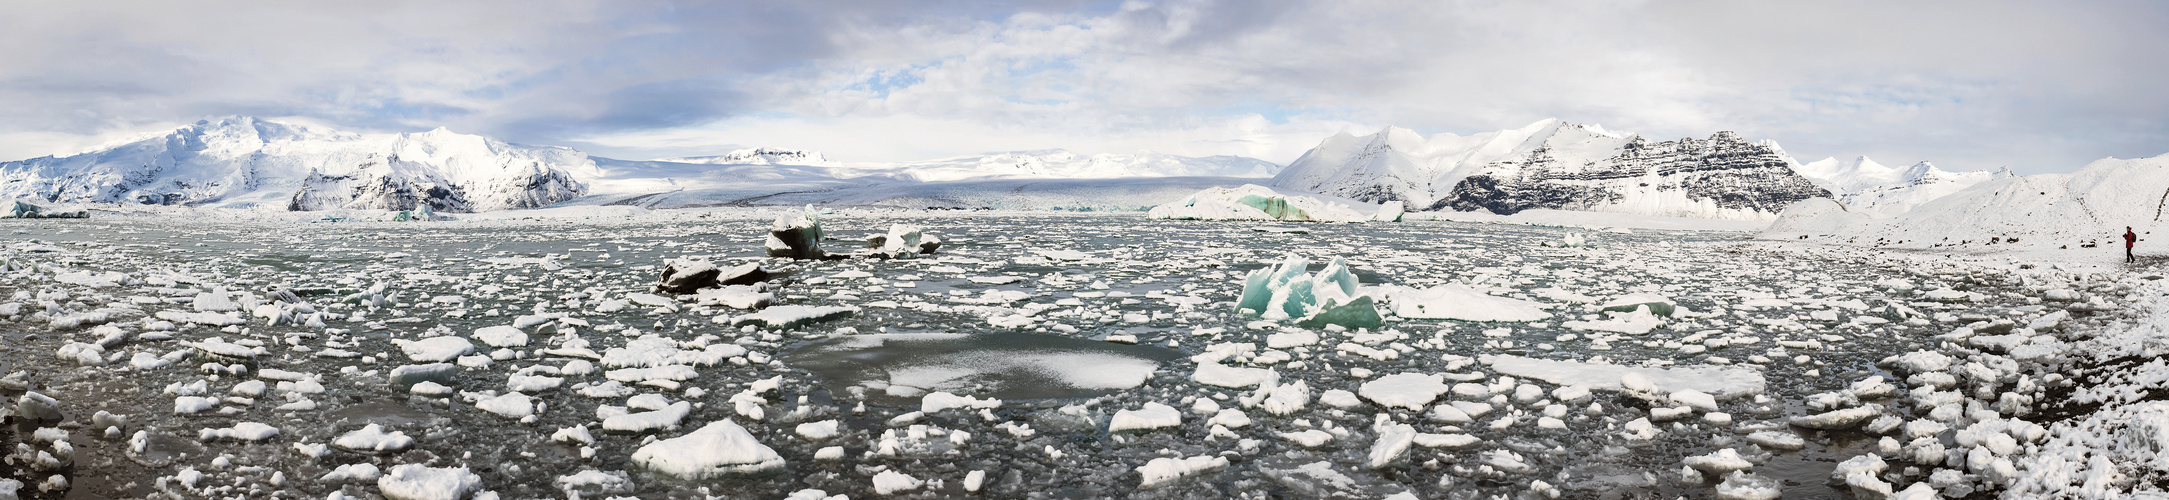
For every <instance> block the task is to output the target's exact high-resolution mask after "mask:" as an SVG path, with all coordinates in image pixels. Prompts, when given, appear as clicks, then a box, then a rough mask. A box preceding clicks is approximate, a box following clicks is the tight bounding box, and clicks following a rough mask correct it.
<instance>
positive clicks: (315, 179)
mask: <svg viewBox="0 0 2169 500" xmlns="http://www.w3.org/2000/svg"><path fill="white" fill-rule="evenodd" d="M2008 175H2009V173H2008V172H2007V171H2006V172H2002V173H1989V172H1982V171H1975V172H1960V173H1952V172H1946V171H1943V170H1939V169H1936V168H1935V167H1934V166H1933V165H1929V164H1927V163H1926V162H1923V163H1920V164H1916V165H1914V166H1913V167H1909V168H1906V169H1895V168H1889V167H1884V166H1882V165H1880V164H1876V163H1875V162H1873V161H1871V160H1868V159H1867V158H1865V157H1862V158H1856V159H1853V160H1849V161H1841V160H1836V159H1825V160H1820V161H1816V162H1813V163H1808V164H1805V165H1803V164H1800V163H1798V162H1797V161H1794V160H1793V159H1792V157H1790V156H1788V155H1786V153H1785V152H1784V150H1783V149H1781V148H1779V147H1778V146H1777V144H1776V143H1774V142H1771V141H1760V142H1749V141H1746V140H1743V139H1741V138H1740V137H1739V136H1737V135H1735V134H1733V133H1731V132H1718V133H1716V134H1713V135H1711V136H1710V137H1709V138H1707V139H1695V138H1683V139H1678V140H1672V141H1663V142H1652V141H1649V140H1646V139H1643V138H1642V137H1640V136H1637V135H1633V134H1624V133H1617V132H1612V131H1609V130H1605V129H1604V128H1603V127H1600V126H1597V125H1593V124H1592V125H1580V124H1571V123H1566V122H1563V121H1560V120H1556V119H1549V120H1543V121H1539V122H1536V123H1533V124H1530V125H1529V126H1526V127H1522V128H1518V129H1510V130H1500V131H1494V132H1486V133H1481V134H1474V135H1469V136H1457V135H1453V134H1439V135H1434V136H1431V137H1424V136H1422V135H1420V134H1417V133H1416V132H1414V131H1410V130H1408V129H1403V128H1397V127H1387V128H1385V129H1382V130H1380V131H1378V132H1377V133H1373V134H1370V135H1362V136H1357V135H1351V134H1348V133H1345V132H1343V133H1339V134H1335V135H1333V136H1331V137H1327V138H1325V140H1323V141H1321V142H1320V143H1319V144H1318V146H1317V147H1314V148H1312V149H1311V150H1310V151H1308V152H1306V153H1304V154H1303V156H1302V157H1301V158H1298V159H1296V161H1295V162H1294V163H1291V164H1289V165H1288V166H1287V167H1286V168H1282V167H1281V166H1279V165H1276V164H1273V163H1271V162H1266V161H1263V160H1258V159H1254V158H1246V157H1240V156H1207V157H1187V156H1176V155H1168V154H1161V153H1151V152H1145V153H1139V154H1089V155H1088V154H1079V153H1073V152H1070V151H1064V150H1059V149H1048V150H1034V151H1010V152H996V153H987V154H981V155H971V156H960V157H954V158H944V159H938V160H928V161H917V162H902V163H866V162H856V163H854V162H840V161H836V160H833V159H830V158H828V157H826V156H825V155H823V154H821V153H820V152H816V151H806V150H795V149H781V148H747V149H739V150H736V151H731V152H729V153H727V154H722V155H714V156H685V157H671V158H658V159H654V160H620V159H613V158H604V157H598V156H591V155H588V154H586V153H582V152H580V151H577V150H573V149H570V148H563V147H555V146H529V145H522V144H513V143H508V142H504V141H499V140H496V139H492V138H488V137H483V136H479V135H471V134H460V133H455V132H452V131H449V130H446V129H443V128H439V129H436V130H431V131H427V132H417V133H397V134H356V133H350V132H341V131H336V130H327V129H324V128H321V127H311V126H305V125H298V124H291V123H282V122H277V121H271V120H263V119H257V118H250V117H228V118H225V119H221V120H216V121H210V120H206V121H199V122H196V123H193V124H189V125H185V126H182V127H179V128H177V129H174V130H172V131H166V132H159V133H154V134H147V135H144V136H141V137H138V138H135V139H132V140H126V141H120V142H117V143H114V144H112V145H109V146H104V147H100V148H97V149H94V150H91V151H88V152H84V153H79V154H75V155H69V156H46V157H39V158H31V159H28V160H20V161H12V162H4V163H0V196H7V197H12V198H17V199H37V200H45V201H49V202H95V203H136V204H155V205H189V206H213V207H232V208H270V209H283V210H329V209H367V210H408V209H414V208H418V207H421V206H429V207H431V208H433V209H435V210H436V211H440V212H471V211H488V210H506V209H520V208H535V207H542V206H548V205H554V204H618V205H638V206H645V207H651V208H671V207H687V206H715V205H761V204H776V203H798V202H809V203H812V202H827V203H856V204H874V205H890V206H899V207H915V208H927V207H937V208H974V207H1002V208H1038V209H1077V210H1137V209H1142V208H1143V207H1146V206H1150V205H1152V204H1155V203H1158V202H1157V201H1153V200H1154V199H1156V198H1160V197H1167V196H1174V195H1177V194H1180V193H1181V191H1182V190H1192V191H1194V190H1196V189H1203V188H1206V187H1215V186H1219V187H1226V186H1235V185H1241V184H1246V183H1258V182H1259V181H1260V179H1261V178H1266V177H1270V178H1271V181H1270V182H1271V183H1272V184H1273V185H1275V186H1278V187H1281V188H1286V189H1290V190H1296V191H1308V192H1313V193H1318V194H1321V195H1325V196H1329V197H1335V198H1345V199H1351V200H1356V201H1365V202H1374V203H1376V202H1385V201H1393V200H1399V201H1402V202H1404V203H1405V204H1406V205H1407V206H1408V207H1410V208H1411V209H1414V210H1461V211H1470V210H1484V211H1489V212H1493V213H1499V214H1512V213H1515V212H1519V211H1522V210H1529V209H1540V208H1541V209H1562V210H1584V211H1600V212H1621V213H1635V214H1648V215H1670V216H1686V217H1703V218H1726V219H1747V220H1765V219H1770V218H1773V217H1775V215H1776V214H1777V212H1778V211H1780V210H1782V209H1784V207H1785V206H1786V205H1788V204H1790V203H1792V202H1795V201H1798V200H1802V199H1807V198H1814V197H1833V198H1836V199H1837V200H1839V201H1841V202H1843V203H1845V204H1846V205H1850V206H1852V207H1854V209H1855V210H1857V211H1859V212H1861V213H1866V214H1876V215H1881V216H1888V215H1895V214H1898V213H1902V212H1904V211H1906V210H1909V209H1911V208H1912V207H1914V206H1917V205H1920V204H1922V203H1925V202H1927V201H1928V200H1931V199H1935V198H1937V197H1941V196H1944V195H1947V194H1950V193H1953V192H1957V191H1959V190H1962V189H1964V188H1966V187H1968V186H1971V185H1974V184H1978V183H1981V182H1983V181H1986V180H1990V179H1994V178H1998V177H2002V176H2008ZM1116 179H1119V180H1121V181H1120V182H1115V181H1108V182H1096V181H1095V180H1116ZM1160 201H1167V200H1160Z"/></svg>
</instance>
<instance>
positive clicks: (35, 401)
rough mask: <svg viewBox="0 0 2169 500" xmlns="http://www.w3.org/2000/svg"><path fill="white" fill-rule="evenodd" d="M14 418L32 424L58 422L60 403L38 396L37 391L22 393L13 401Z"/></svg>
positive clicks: (44, 396) (61, 416)
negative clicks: (48, 421) (47, 421)
mask: <svg viewBox="0 0 2169 500" xmlns="http://www.w3.org/2000/svg"><path fill="white" fill-rule="evenodd" d="M15 416H16V417H19V418H22V419H24V420H29V421H32V422H38V421H46V420H60V419H62V418H63V417H64V415H61V413H60V401H58V400H55V399H53V398H51V397H48V396H46V395H44V394H39V393H38V392H37V391H30V392H26V393H23V396H22V397H20V398H16V400H15Z"/></svg>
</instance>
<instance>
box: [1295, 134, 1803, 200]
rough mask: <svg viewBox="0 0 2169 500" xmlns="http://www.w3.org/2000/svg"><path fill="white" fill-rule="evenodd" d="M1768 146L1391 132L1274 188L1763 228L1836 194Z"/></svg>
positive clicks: (1323, 155)
mask: <svg viewBox="0 0 2169 500" xmlns="http://www.w3.org/2000/svg"><path fill="white" fill-rule="evenodd" d="M1796 165H1798V162H1796V161H1794V160H1793V159H1792V157H1791V156H1788V155H1786V154H1785V151H1784V150H1783V149H1781V148H1779V147H1778V146H1777V143H1775V142H1771V141H1761V142H1748V141H1746V140H1743V139H1741V138H1740V137H1739V136H1738V135H1736V134H1733V133H1731V132H1718V133H1716V134H1714V135H1711V136H1710V138H1709V139H1694V138H1684V139H1679V140H1674V141H1664V142H1652V141H1649V140H1647V139H1643V138H1642V137H1641V136H1638V135H1632V134H1623V133H1615V132H1612V131H1608V130H1605V129H1604V128H1603V127H1601V126H1597V125H1578V124H1571V123H1566V122H1563V121H1560V120H1557V119H1547V120H1542V121H1538V122H1536V123H1533V124H1530V125H1529V126H1526V127H1522V128H1518V129H1511V130H1500V131H1495V132H1485V133H1481V134H1475V135H1469V136H1458V135H1454V134H1439V135H1434V136H1431V137H1428V138H1427V137H1423V136H1421V135H1419V134H1417V133H1415V132H1413V131H1410V130H1407V129H1402V128H1396V127H1387V128H1386V129H1384V130H1381V131H1379V132H1378V133H1375V134H1371V135H1367V136H1353V135H1349V134H1347V133H1345V132H1344V133H1341V134H1336V135H1334V136H1332V137H1327V138H1326V139H1325V140H1324V141H1323V142H1320V143H1319V145H1318V146H1317V147H1315V148H1312V149H1311V150H1310V151H1309V152H1307V153H1304V154H1303V156H1302V157H1301V158H1298V159H1296V161H1295V162H1294V163H1291V164H1289V165H1288V168H1287V169H1286V170H1283V171H1281V173H1280V175H1279V176H1277V177H1275V178H1274V179H1273V184H1274V185H1276V186H1280V187H1285V188H1290V189H1297V190H1305V191H1312V192H1317V193H1323V194H1329V195H1334V196H1340V197H1346V198H1352V199H1357V200H1362V201H1368V202H1373V203H1379V202H1385V201H1393V200H1399V201H1402V202H1403V203H1406V204H1407V205H1409V206H1410V207H1411V208H1414V209H1430V210H1445V209H1451V210H1461V211H1473V210H1485V211H1490V212H1492V213H1497V214H1502V215H1510V214H1514V213H1517V212H1520V211H1523V210H1529V209H1559V210H1581V211H1595V212H1619V213H1632V214H1643V215H1664V216H1681V217H1701V218H1716V219H1747V220H1766V219H1771V218H1775V217H1776V216H1777V213H1778V212H1779V211H1781V210H1783V209H1784V208H1785V206H1786V205H1789V204H1791V203H1792V202H1795V201H1799V200H1803V199H1808V198H1815V197H1829V196H1831V194H1830V192H1829V191H1828V190H1825V189H1823V188H1820V187H1817V186H1816V185H1815V184H1814V183H1813V182H1812V181H1810V180H1808V179H1807V178H1805V177H1802V176H1800V175H1799V174H1798V173H1797V172H1794V171H1793V167H1794V166H1796Z"/></svg>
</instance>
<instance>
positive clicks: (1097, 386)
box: [784, 332, 1182, 406]
mask: <svg viewBox="0 0 2169 500" xmlns="http://www.w3.org/2000/svg"><path fill="white" fill-rule="evenodd" d="M1180 357H1182V353H1180V352H1178V351H1173V350H1169V349H1165V348H1160V347H1154V346H1147V345H1130V344H1116V343H1109V342H1096V341H1091V340H1084V339H1076V338H1068V337H1057V336H1052V335H1039V334H1031V333H1022V332H999V333H988V334H977V335H968V334H881V335H853V336H849V337H842V338H835V339H828V340H823V341H818V342H813V343H810V344H807V345H805V346H801V347H799V348H797V349H795V350H793V351H790V352H788V353H786V354H785V356H784V360H785V361H786V362H788V363H790V364H791V366H795V367H799V368H804V369H806V370H809V371H812V372H814V373H815V374H816V375H819V376H820V377H821V379H822V381H823V382H824V383H826V384H828V385H829V387H830V390H831V391H833V392H835V393H837V394H852V393H853V392H854V391H853V390H851V389H850V388H852V387H859V388H860V389H859V391H860V392H865V393H866V395H867V397H868V398H869V399H876V400H879V401H882V402H883V404H890V405H897V406H905V405H911V406H916V405H918V404H920V400H918V399H916V398H911V399H906V397H903V396H890V395H888V394H887V393H884V392H882V391H878V390H875V391H868V390H866V389H867V388H883V387H890V386H902V387H909V388H912V389H916V390H917V391H921V392H932V391H947V392H951V393H974V394H978V396H975V397H981V398H986V397H991V398H998V399H1002V400H1004V401H1018V400H1033V399H1047V398H1068V397H1089V396H1096V395H1101V394H1106V393H1109V392H1113V391H1119V390H1124V389H1129V388H1133V387H1137V386H1139V385H1142V384H1144V383H1145V380H1147V379H1149V378H1151V376H1152V372H1153V371H1155V370H1158V369H1159V367H1160V364H1161V363H1164V362H1167V361H1171V360H1174V359H1178V358H1180ZM921 392H912V393H910V394H911V395H912V396H916V395H918V394H920V393H921Z"/></svg>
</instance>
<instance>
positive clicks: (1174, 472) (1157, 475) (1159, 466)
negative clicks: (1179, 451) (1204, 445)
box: [1137, 455, 1228, 488]
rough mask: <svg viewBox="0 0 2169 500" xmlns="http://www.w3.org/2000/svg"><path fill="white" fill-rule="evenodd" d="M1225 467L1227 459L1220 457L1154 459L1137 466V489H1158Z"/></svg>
mask: <svg viewBox="0 0 2169 500" xmlns="http://www.w3.org/2000/svg"><path fill="white" fill-rule="evenodd" d="M1227 466H1228V459H1227V457H1221V456H1217V455H1202V456H1195V457H1188V458H1171V457H1160V458H1155V459H1152V461H1150V462H1145V465H1140V466H1137V474H1138V475H1139V476H1142V479H1141V480H1140V482H1139V484H1138V487H1139V488H1153V487H1158V486H1160V485H1163V484H1167V483H1169V482H1172V481H1174V480H1176V479H1181V478H1183V477H1184V476H1190V475H1195V474H1198V473H1201V472H1205V471H1209V470H1214V469H1219V468H1222V467H1227Z"/></svg>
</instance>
